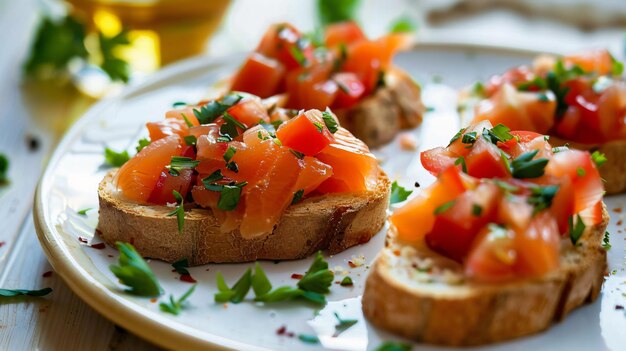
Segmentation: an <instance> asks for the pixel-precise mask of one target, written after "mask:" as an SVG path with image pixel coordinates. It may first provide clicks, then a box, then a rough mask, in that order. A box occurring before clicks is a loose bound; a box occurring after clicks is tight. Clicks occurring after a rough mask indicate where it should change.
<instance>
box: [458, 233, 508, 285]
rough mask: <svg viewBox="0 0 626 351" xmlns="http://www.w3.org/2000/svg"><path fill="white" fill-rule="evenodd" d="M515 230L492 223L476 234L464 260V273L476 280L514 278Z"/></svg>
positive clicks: (488, 281)
mask: <svg viewBox="0 0 626 351" xmlns="http://www.w3.org/2000/svg"><path fill="white" fill-rule="evenodd" d="M516 259H517V253H516V251H515V232H514V231H513V230H511V229H507V228H503V227H500V226H496V225H494V224H491V225H488V226H486V227H484V228H483V229H482V230H481V231H480V233H479V234H478V235H477V237H476V240H475V241H474V243H473V244H472V248H471V249H470V252H469V254H468V256H467V260H466V262H465V274H466V275H467V276H468V277H470V278H471V279H474V280H476V281H481V282H486V283H497V282H504V281H509V280H511V279H513V278H515V262H516Z"/></svg>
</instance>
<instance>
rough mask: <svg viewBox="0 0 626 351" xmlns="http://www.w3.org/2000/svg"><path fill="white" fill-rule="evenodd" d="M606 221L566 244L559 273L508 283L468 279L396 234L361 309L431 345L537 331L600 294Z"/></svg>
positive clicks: (482, 341) (374, 319)
mask: <svg viewBox="0 0 626 351" xmlns="http://www.w3.org/2000/svg"><path fill="white" fill-rule="evenodd" d="M608 220H609V216H608V212H607V211H606V207H605V208H604V210H603V220H602V222H601V223H599V224H597V225H595V226H593V227H588V228H587V229H586V231H585V232H584V233H583V236H582V237H581V239H580V241H579V243H580V245H579V246H574V245H572V243H571V242H570V240H569V238H565V239H563V240H562V243H561V260H560V267H559V269H558V270H556V271H554V272H551V273H550V274H547V275H545V276H542V277H539V278H532V279H524V280H520V281H516V282H511V283H503V284H495V283H494V284H479V283H476V282H470V281H465V282H464V281H463V275H462V272H463V271H462V267H461V265H460V264H458V263H456V262H454V261H452V260H449V259H447V258H445V257H443V256H441V255H438V254H436V253H434V252H432V251H430V250H428V249H427V248H426V247H418V248H416V247H414V246H409V245H402V244H401V243H398V242H397V241H396V240H395V239H394V238H393V236H394V234H393V233H392V232H390V235H388V237H387V243H386V247H385V249H383V250H382V251H381V253H380V254H379V255H378V257H377V258H376V261H375V262H374V264H373V266H372V269H371V272H370V274H369V276H368V279H367V283H366V286H365V293H364V295H363V311H364V313H365V316H366V317H367V318H368V319H369V321H370V322H372V323H373V324H374V325H376V326H378V327H380V328H383V329H386V330H388V331H391V332H393V333H396V334H399V335H402V336H404V337H407V338H411V339H413V340H417V341H421V342H426V343H432V344H440V345H449V346H470V345H481V344H487V343H493V342H497V341H502V340H508V339H513V338H517V337H520V336H524V335H528V334H533V333H537V332H539V331H542V330H544V329H546V328H548V327H549V326H550V325H551V324H552V323H553V322H555V321H559V320H561V319H563V318H564V317H565V316H566V315H567V314H568V313H569V312H570V311H572V310H573V309H575V308H576V307H578V306H580V305H582V304H584V303H587V302H591V301H594V300H595V299H596V298H597V297H598V294H599V292H600V287H601V286H602V283H603V281H604V274H605V272H606V270H607V263H606V252H605V250H604V249H603V248H602V246H601V245H602V238H603V235H604V232H605V229H606V226H607V224H608ZM420 268H422V271H424V270H426V269H429V273H424V272H420V271H419V269H420Z"/></svg>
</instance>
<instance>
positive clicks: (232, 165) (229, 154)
mask: <svg viewBox="0 0 626 351" xmlns="http://www.w3.org/2000/svg"><path fill="white" fill-rule="evenodd" d="M236 152H237V149H235V148H234V147H233V146H229V147H228V149H226V152H224V161H225V162H226V168H228V169H229V170H231V171H233V172H235V173H237V172H239V166H237V163H236V162H235V161H231V159H232V158H233V156H235V153H236Z"/></svg>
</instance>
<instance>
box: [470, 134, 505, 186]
mask: <svg viewBox="0 0 626 351" xmlns="http://www.w3.org/2000/svg"><path fill="white" fill-rule="evenodd" d="M504 157H505V156H504V155H502V153H501V152H500V149H498V147H497V146H495V145H494V144H492V143H491V142H489V141H487V140H485V138H482V137H481V138H477V139H476V142H475V143H474V146H473V147H472V149H471V151H470V153H469V154H468V155H467V156H466V157H465V164H466V165H467V174H469V175H471V176H472V177H477V178H504V177H509V176H510V175H511V171H510V169H508V167H507V165H506V163H505V159H504Z"/></svg>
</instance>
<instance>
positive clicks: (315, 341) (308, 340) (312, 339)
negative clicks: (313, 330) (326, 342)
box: [298, 334, 320, 344]
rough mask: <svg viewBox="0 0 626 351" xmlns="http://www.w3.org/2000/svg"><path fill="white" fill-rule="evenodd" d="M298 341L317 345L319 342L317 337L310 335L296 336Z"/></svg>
mask: <svg viewBox="0 0 626 351" xmlns="http://www.w3.org/2000/svg"><path fill="white" fill-rule="evenodd" d="M298 339H300V341H302V342H304V343H307V344H319V342H320V339H319V338H318V337H317V336H315V335H310V334H298Z"/></svg>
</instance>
